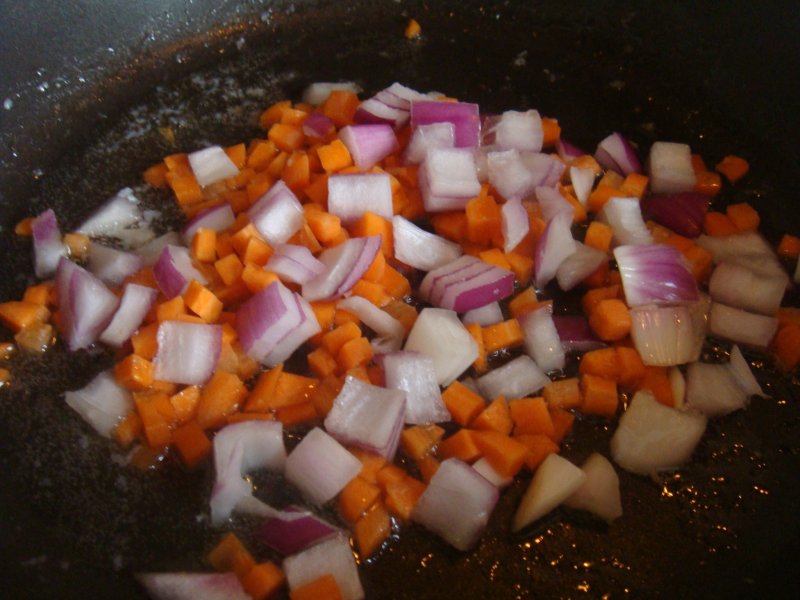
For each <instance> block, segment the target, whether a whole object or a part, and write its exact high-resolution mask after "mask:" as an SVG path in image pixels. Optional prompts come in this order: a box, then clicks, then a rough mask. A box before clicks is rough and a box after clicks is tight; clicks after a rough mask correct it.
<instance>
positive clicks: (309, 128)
mask: <svg viewBox="0 0 800 600" xmlns="http://www.w3.org/2000/svg"><path fill="white" fill-rule="evenodd" d="M335 131H336V125H334V123H333V121H332V120H331V118H330V117H328V116H327V115H324V114H322V113H321V112H312V113H311V114H309V115H308V116H307V117H306V118H305V119H303V135H305V136H306V137H307V138H311V139H318V140H324V139H327V137H328V136H329V135H331V134H333V133H334V132H335Z"/></svg>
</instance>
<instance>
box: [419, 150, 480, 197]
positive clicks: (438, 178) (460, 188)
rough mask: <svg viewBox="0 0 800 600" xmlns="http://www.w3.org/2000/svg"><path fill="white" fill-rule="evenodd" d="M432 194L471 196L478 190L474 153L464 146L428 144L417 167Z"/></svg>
mask: <svg viewBox="0 0 800 600" xmlns="http://www.w3.org/2000/svg"><path fill="white" fill-rule="evenodd" d="M420 173H424V174H425V181H426V182H427V191H428V192H429V194H430V195H432V196H444V197H455V198H473V197H475V196H477V195H478V193H479V192H480V191H481V184H480V182H479V181H478V174H477V170H476V167H475V155H474V154H473V152H472V150H468V149H464V148H431V149H430V150H429V151H428V153H427V155H426V156H425V160H424V161H423V162H422V166H421V167H420Z"/></svg>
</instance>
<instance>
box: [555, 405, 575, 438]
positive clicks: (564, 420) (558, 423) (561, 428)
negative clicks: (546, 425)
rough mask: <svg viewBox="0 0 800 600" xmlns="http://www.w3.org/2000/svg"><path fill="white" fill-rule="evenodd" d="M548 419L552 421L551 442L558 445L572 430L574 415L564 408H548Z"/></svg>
mask: <svg viewBox="0 0 800 600" xmlns="http://www.w3.org/2000/svg"><path fill="white" fill-rule="evenodd" d="M549 409H550V419H551V420H552V421H553V430H554V431H555V433H554V434H553V441H554V442H555V443H556V444H560V443H561V440H563V439H564V438H565V437H566V435H567V434H568V433H569V432H570V431H571V430H572V425H573V424H574V423H575V415H574V414H573V413H572V412H571V411H569V410H566V409H564V408H559V407H557V406H556V407H553V406H550V407H549Z"/></svg>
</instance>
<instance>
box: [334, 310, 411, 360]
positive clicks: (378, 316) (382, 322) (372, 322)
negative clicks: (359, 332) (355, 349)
mask: <svg viewBox="0 0 800 600" xmlns="http://www.w3.org/2000/svg"><path fill="white" fill-rule="evenodd" d="M336 306H337V308H341V309H343V310H346V311H348V312H351V313H353V314H354V315H356V316H357V317H358V318H359V319H360V320H361V322H362V323H363V324H364V325H366V326H367V327H369V328H370V329H371V330H372V331H373V332H374V333H375V334H376V337H375V338H373V339H372V340H371V341H370V344H371V345H372V347H373V349H375V351H376V352H380V353H384V352H392V351H394V350H398V349H399V348H400V346H402V345H403V337H404V336H405V334H406V330H405V327H403V324H402V323H401V322H400V321H398V320H397V319H395V318H394V317H393V316H392V315H390V314H389V313H387V312H386V311H385V310H383V309H381V308H378V307H377V306H375V305H374V304H373V303H372V302H370V301H369V300H367V299H366V298H362V297H360V296H350V297H349V298H345V299H344V300H340V301H339V302H338V304H337V305H336Z"/></svg>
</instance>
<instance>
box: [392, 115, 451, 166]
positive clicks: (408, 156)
mask: <svg viewBox="0 0 800 600" xmlns="http://www.w3.org/2000/svg"><path fill="white" fill-rule="evenodd" d="M455 139H456V128H455V127H454V126H453V124H452V123H431V124H430V125H420V126H419V127H417V128H416V129H415V130H414V132H413V133H412V134H411V139H410V140H409V142H408V146H407V147H406V150H405V153H404V155H403V156H404V160H405V163H406V164H411V165H418V164H420V163H421V162H422V161H424V160H425V157H426V156H427V155H428V151H429V150H431V149H437V148H454V147H455V144H456V142H455Z"/></svg>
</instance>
